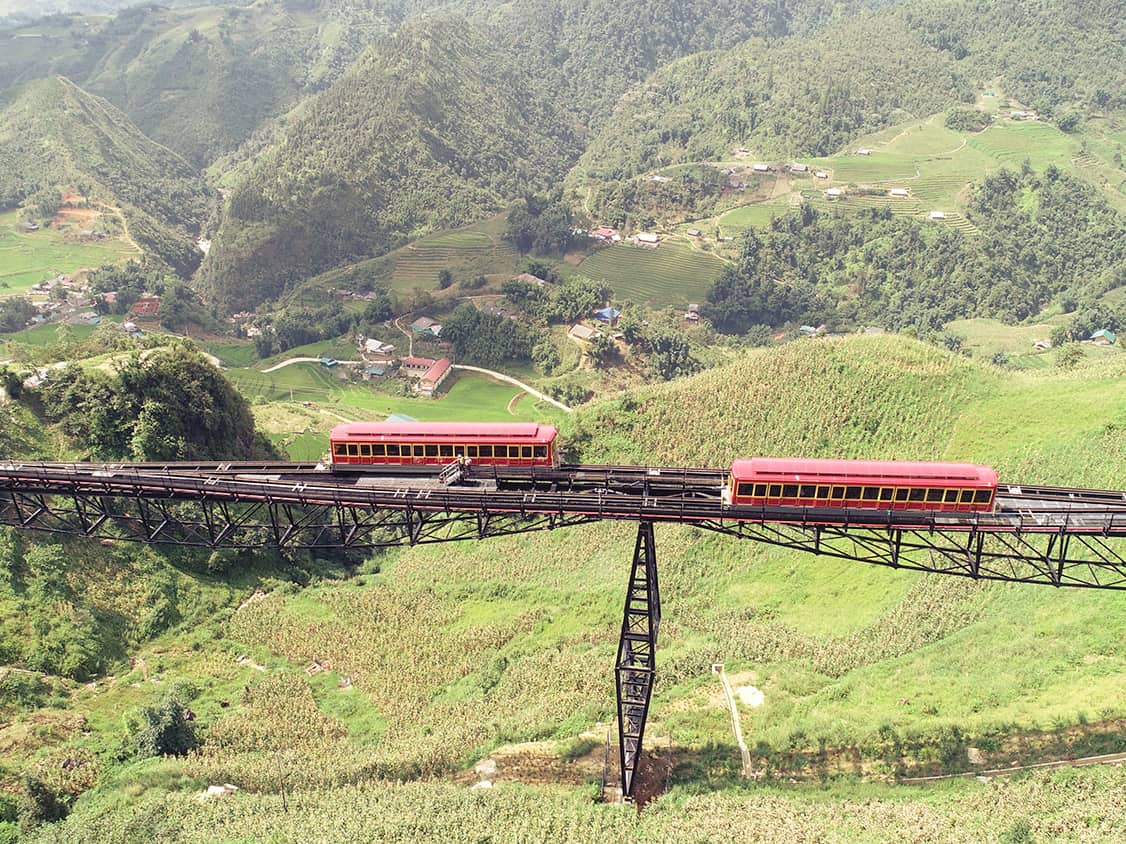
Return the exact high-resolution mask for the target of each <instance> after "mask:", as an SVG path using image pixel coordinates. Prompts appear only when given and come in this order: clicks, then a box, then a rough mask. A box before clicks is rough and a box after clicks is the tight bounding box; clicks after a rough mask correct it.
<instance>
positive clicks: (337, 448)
mask: <svg viewBox="0 0 1126 844" xmlns="http://www.w3.org/2000/svg"><path fill="white" fill-rule="evenodd" d="M332 453H333V454H334V455H336V456H337V457H346V456H347V455H348V446H346V445H344V443H335V444H334V445H333V446H332Z"/></svg>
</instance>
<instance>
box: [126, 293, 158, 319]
mask: <svg viewBox="0 0 1126 844" xmlns="http://www.w3.org/2000/svg"><path fill="white" fill-rule="evenodd" d="M159 311H160V297H159V296H142V297H141V298H140V299H138V300H137V301H136V302H134V303H133V307H131V308H130V309H129V313H131V314H133V315H134V316H139V317H154V316H156V315H157V312H159Z"/></svg>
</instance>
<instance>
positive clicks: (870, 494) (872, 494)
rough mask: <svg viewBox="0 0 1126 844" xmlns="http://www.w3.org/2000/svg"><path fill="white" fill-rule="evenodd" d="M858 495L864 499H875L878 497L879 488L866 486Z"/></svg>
mask: <svg viewBox="0 0 1126 844" xmlns="http://www.w3.org/2000/svg"><path fill="white" fill-rule="evenodd" d="M860 497H861V498H863V499H864V500H865V501H876V500H877V499H879V497H880V488H879V487H878V486H866V487H864V492H863V493H862V494H861V496H860Z"/></svg>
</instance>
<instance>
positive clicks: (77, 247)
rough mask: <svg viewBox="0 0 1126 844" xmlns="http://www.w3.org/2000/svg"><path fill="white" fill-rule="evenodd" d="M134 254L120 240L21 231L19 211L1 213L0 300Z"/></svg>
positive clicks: (53, 232) (50, 232)
mask: <svg viewBox="0 0 1126 844" xmlns="http://www.w3.org/2000/svg"><path fill="white" fill-rule="evenodd" d="M136 255H137V253H136V251H134V250H133V249H131V248H130V247H129V246H128V245H127V244H125V243H124V242H123V241H121V240H105V241H100V242H95V243H76V242H73V241H69V240H67V239H65V238H64V237H63V235H62V234H60V233H59V232H56V231H53V230H51V229H43V230H40V231H37V232H24V231H22V230H21V229H20V220H19V212H18V211H8V212H5V213H3V214H0V297H3V296H15V295H17V294H21V293H26V292H27V290H28V289H29V288H31V286H32V285H35V284H38V283H39V282H41V281H44V280H46V279H49V278H54V277H55V276H57V275H60V274H64V273H73V272H74V271H75V270H80V269H83V268H88V267H89V268H93V267H100V266H103V265H105V264H113V263H116V262H118V261H122V260H124V259H126V258H129V257H135V256H136Z"/></svg>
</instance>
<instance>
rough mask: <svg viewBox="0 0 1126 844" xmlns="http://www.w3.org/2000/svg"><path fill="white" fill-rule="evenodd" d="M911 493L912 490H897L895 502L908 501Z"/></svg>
mask: <svg viewBox="0 0 1126 844" xmlns="http://www.w3.org/2000/svg"><path fill="white" fill-rule="evenodd" d="M910 491H911V490H909V489H904V488H903V487H899V488H897V489H896V490H895V500H896V501H906V500H907V494H908V493H909V492H910Z"/></svg>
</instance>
